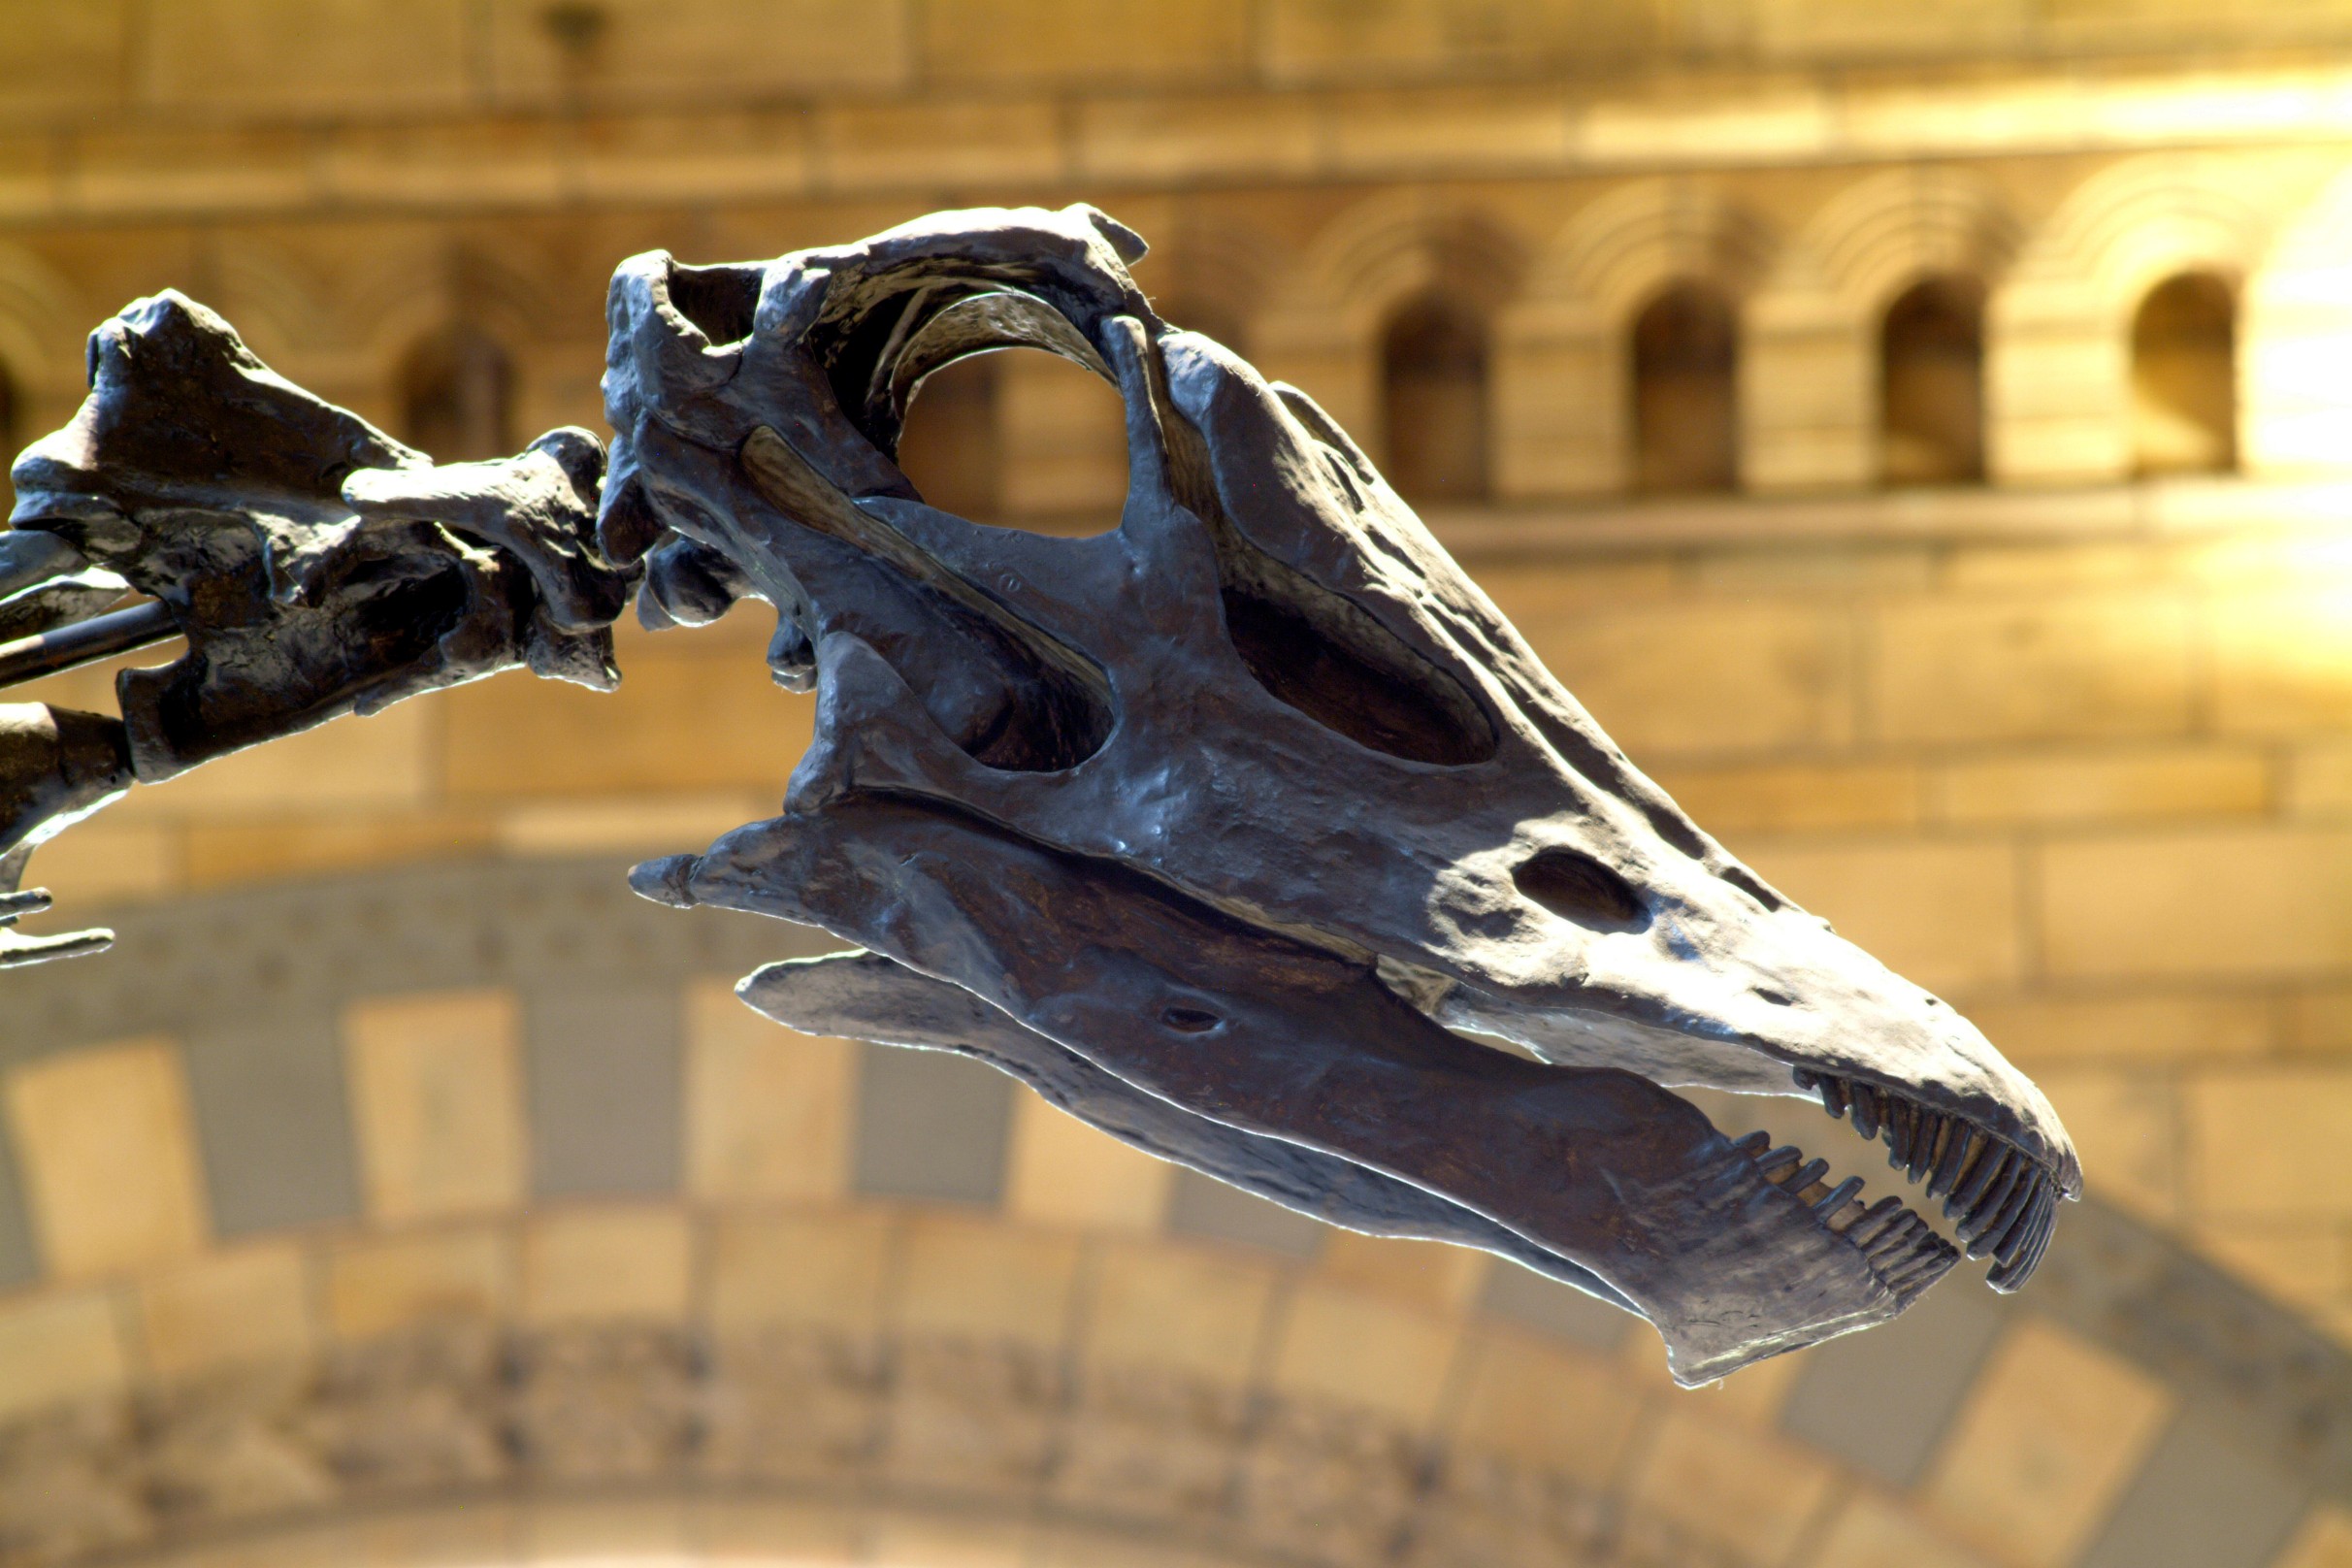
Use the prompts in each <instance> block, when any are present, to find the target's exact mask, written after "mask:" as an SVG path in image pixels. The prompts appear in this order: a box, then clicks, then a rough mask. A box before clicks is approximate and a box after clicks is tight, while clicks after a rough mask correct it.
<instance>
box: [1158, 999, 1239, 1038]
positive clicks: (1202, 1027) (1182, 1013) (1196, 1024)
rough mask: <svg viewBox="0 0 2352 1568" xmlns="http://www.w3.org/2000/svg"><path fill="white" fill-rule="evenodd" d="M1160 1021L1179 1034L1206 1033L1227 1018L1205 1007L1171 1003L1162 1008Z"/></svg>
mask: <svg viewBox="0 0 2352 1568" xmlns="http://www.w3.org/2000/svg"><path fill="white" fill-rule="evenodd" d="M1224 1022H1225V1020H1224V1019H1222V1018H1219V1017H1218V1016H1217V1015H1216V1014H1215V1013H1212V1012H1210V1011H1208V1010H1207V1009H1206V1008H1203V1007H1184V1006H1179V1005H1176V1004H1173V1003H1171V1004H1170V1005H1168V1006H1166V1007H1162V1008H1161V1009H1160V1023H1162V1024H1164V1025H1166V1026H1167V1027H1168V1028H1169V1029H1174V1030H1175V1031H1176V1032H1177V1033H1179V1034H1206V1033H1208V1032H1209V1030H1211V1029H1215V1028H1216V1027H1217V1026H1218V1025H1220V1024H1222V1023H1224Z"/></svg>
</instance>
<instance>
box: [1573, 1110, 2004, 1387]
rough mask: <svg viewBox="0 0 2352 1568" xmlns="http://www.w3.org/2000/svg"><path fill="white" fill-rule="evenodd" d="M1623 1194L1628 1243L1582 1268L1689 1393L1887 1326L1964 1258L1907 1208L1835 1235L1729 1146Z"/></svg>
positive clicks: (1623, 1241) (1620, 1193)
mask: <svg viewBox="0 0 2352 1568" xmlns="http://www.w3.org/2000/svg"><path fill="white" fill-rule="evenodd" d="M1617 1196H1618V1198H1619V1200H1620V1202H1621V1204H1622V1214H1623V1217H1624V1220H1625V1223H1626V1226H1627V1231H1626V1234H1625V1235H1624V1236H1623V1237H1622V1238H1621V1240H1620V1243H1619V1244H1618V1245H1617V1246H1614V1247H1612V1248H1610V1249H1608V1251H1607V1255H1606V1256H1595V1257H1594V1258H1591V1259H1590V1261H1591V1263H1592V1265H1593V1266H1594V1267H1595V1268H1597V1269H1598V1270H1599V1272H1601V1273H1602V1274H1603V1275H1604V1276H1605V1277H1606V1278H1607V1279H1608V1280H1609V1281H1610V1283H1611V1284H1612V1285H1614V1286H1616V1287H1617V1289H1619V1290H1622V1291H1624V1293H1625V1294H1626V1295H1627V1296H1628V1297H1629V1298H1630V1299H1631V1300H1632V1301H1633V1302H1634V1304H1635V1305H1636V1306H1637V1307H1638V1308H1640V1309H1641V1312H1642V1314H1643V1316H1644V1317H1646V1318H1648V1319H1649V1320H1650V1323H1651V1324H1652V1325H1653V1326H1655V1327H1656V1328H1657V1330H1658V1334H1659V1336H1660V1338H1662V1339H1663V1340H1664V1341H1665V1344H1666V1355H1667V1364H1668V1366H1669V1367H1670V1368H1671V1370H1672V1371H1673V1373H1674V1377H1675V1381H1676V1382H1678V1383H1680V1384H1682V1385H1683V1386H1684V1387H1694V1386H1696V1385H1699V1384H1703V1383H1711V1382H1714V1381H1715V1380H1717V1379H1720V1378H1723V1377H1727V1376H1729V1375H1730V1374H1731V1373H1733V1372H1736V1371H1738V1370H1740V1368H1742V1367H1744V1366H1748V1365H1751V1364H1752V1363H1754V1362H1756V1361H1760V1360H1763V1359H1765V1358H1767V1357H1769V1356H1777V1355H1780V1354H1782V1353H1783V1352H1787V1351H1792V1350H1801V1349H1803V1348H1805V1347H1806V1346H1808V1345H1813V1344H1818V1343H1820V1342H1821V1341H1823V1340H1826V1339H1832V1338H1835V1337H1836V1336H1838V1335H1840V1334H1846V1333H1851V1332H1853V1331H1854V1330H1855V1329H1859V1328H1867V1327H1869V1326H1871V1325H1872V1324H1874V1323H1883V1322H1885V1321H1886V1320H1888V1319H1890V1318H1893V1317H1894V1316H1896V1315H1897V1314H1898V1313H1900V1312H1902V1311H1903V1310H1904V1308H1905V1307H1907V1306H1909V1305H1910V1304H1911V1302H1912V1301H1913V1300H1915V1299H1917V1297H1918V1295H1919V1294H1920V1293H1921V1292H1922V1291H1924V1290H1926V1289H1927V1288H1928V1287H1929V1286H1930V1285H1932V1284H1934V1283H1935V1282H1936V1281H1937V1280H1939V1279H1941V1278H1942V1277H1943V1276H1944V1273H1946V1272H1947V1271H1948V1270H1949V1269H1950V1268H1951V1266H1952V1265H1953V1264H1954V1263H1955V1262H1957V1261H1958V1258H1959V1254H1958V1253H1957V1252H1956V1251H1955V1250H1954V1249H1953V1248H1952V1247H1951V1245H1950V1243H1948V1242H1945V1241H1944V1240H1943V1239H1942V1238H1941V1237H1939V1236H1936V1235H1935V1234H1934V1233H1933V1232H1932V1231H1931V1230H1929V1229H1928V1227H1927V1226H1926V1225H1925V1224H1924V1223H1923V1222H1921V1221H1919V1220H1918V1219H1917V1217H1916V1216H1912V1215H1910V1214H1909V1212H1908V1211H1906V1210H1900V1209H1889V1210H1887V1211H1885V1212H1884V1213H1882V1214H1879V1215H1878V1217H1877V1218H1876V1219H1875V1220H1865V1221H1863V1222H1860V1223H1857V1224H1855V1225H1851V1226H1850V1227H1849V1228H1848V1230H1847V1231H1846V1232H1845V1233H1840V1232H1838V1231H1834V1230H1832V1229H1830V1228H1829V1225H1828V1224H1827V1221H1826V1219H1825V1218H1824V1217H1823V1216H1821V1215H1819V1214H1816V1213H1815V1212H1814V1210H1813V1209H1812V1208H1809V1207H1807V1206H1806V1205H1805V1204H1804V1203H1802V1202H1800V1201H1798V1200H1797V1199H1796V1197H1795V1196H1793V1195H1792V1194H1791V1193H1790V1192H1787V1191H1786V1190H1784V1189H1783V1188H1782V1187H1780V1186H1779V1185H1777V1184H1776V1183H1774V1182H1773V1181H1771V1180H1769V1179H1768V1178H1767V1177H1765V1176H1764V1175H1763V1174H1761V1173H1760V1172H1759V1171H1758V1169H1757V1167H1756V1165H1755V1162H1754V1160H1752V1159H1751V1158H1749V1156H1748V1154H1747V1153H1745V1152H1743V1151H1742V1150H1741V1149H1740V1148H1739V1147H1736V1146H1734V1145H1732V1144H1730V1143H1729V1142H1725V1143H1723V1144H1721V1145H1720V1146H1719V1153H1718V1154H1716V1155H1713V1156H1711V1157H1709V1158H1707V1159H1705V1160H1701V1161H1700V1162H1698V1164H1697V1166H1696V1167H1695V1168H1693V1169H1691V1170H1689V1171H1688V1172H1687V1173H1685V1174H1684V1175H1682V1176H1681V1177H1678V1178H1676V1179H1674V1180H1671V1181H1667V1182H1661V1183H1657V1184H1654V1185H1650V1186H1646V1187H1642V1188H1622V1187H1621V1188H1620V1189H1619V1191H1618V1193H1617ZM1866 1226H1867V1227H1868V1228H1866Z"/></svg>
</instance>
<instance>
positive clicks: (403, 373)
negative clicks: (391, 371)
mask: <svg viewBox="0 0 2352 1568" xmlns="http://www.w3.org/2000/svg"><path fill="white" fill-rule="evenodd" d="M514 401H515V376H514V360H513V357H512V356H511V355H510V354H508V353H507V352H506V349H505V347H503V346H502V345H501V344H500V343H499V342H498V340H497V339H495V338H493V337H491V336H490V335H489V334H488V333H486V332H484V331H482V330H481V329H480V328H478V327H475V326H473V325H471V324H469V323H465V322H457V323H453V324H452V325H450V326H447V327H444V328H442V329H441V331H439V332H436V333H434V334H432V335H431V336H429V337H427V338H425V339H424V340H423V341H422V342H420V343H417V344H416V345H415V346H414V347H412V348H410V349H409V350H408V355H407V357H406V358H404V359H403V361H402V362H401V369H400V414H401V429H400V435H401V439H402V440H403V441H407V442H408V444H409V445H411V446H415V447H418V448H420V449H422V450H424V451H426V452H429V453H431V454H432V456H433V457H434V458H435V459H436V460H437V461H439V462H442V463H459V462H472V461H474V460H477V459H481V458H487V457H503V456H505V455H506V454H507V453H509V452H511V451H513V450H514V448H515V446H516V445H517V443H518V442H517V436H516V431H515V428H514V426H515V420H514Z"/></svg>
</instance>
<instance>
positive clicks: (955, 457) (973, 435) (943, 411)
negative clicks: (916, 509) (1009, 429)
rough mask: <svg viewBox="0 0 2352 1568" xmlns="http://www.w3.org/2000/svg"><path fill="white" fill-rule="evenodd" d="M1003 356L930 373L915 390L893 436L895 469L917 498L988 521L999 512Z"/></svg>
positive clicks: (980, 356) (959, 363)
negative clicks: (910, 484) (902, 422)
mask: <svg viewBox="0 0 2352 1568" xmlns="http://www.w3.org/2000/svg"><path fill="white" fill-rule="evenodd" d="M1005 357H1006V356H1005V355H1003V354H977V355H974V356H973V357H972V358H970V359H960V360H958V361H956V362H955V363H954V364H952V365H948V366H944V367H942V368H941V369H939V370H936V371H933V372H932V373H931V375H930V376H925V377H924V378H923V382H922V384H921V385H920V386H919V387H917V388H916V389H915V400H914V402H913V403H911V404H909V405H908V406H907V409H906V423H905V426H904V428H903V429H902V430H901V431H900V432H899V435H898V467H899V469H900V470H901V471H902V472H903V473H904V474H906V476H907V478H909V479H911V480H912V481H914V486H915V488H916V490H918V491H920V492H921V493H922V496H923V499H924V500H925V501H928V502H930V503H931V505H932V506H936V507H938V508H939V509H940V510H942V511H952V512H954V513H955V514H956V515H957V516H959V517H969V518H973V519H975V520H977V521H981V522H992V521H994V520H995V519H996V513H997V511H998V510H999V509H1000V502H999V485H998V477H999V473H998V471H999V466H1000V462H1001V447H1002V441H1003V437H1002V434H1001V432H1000V431H999V429H998V420H997V403H998V387H999V383H1000V382H1001V380H1002V379H1003V377H1002V375H1001V371H1002V369H1003V364H1004V360H1005Z"/></svg>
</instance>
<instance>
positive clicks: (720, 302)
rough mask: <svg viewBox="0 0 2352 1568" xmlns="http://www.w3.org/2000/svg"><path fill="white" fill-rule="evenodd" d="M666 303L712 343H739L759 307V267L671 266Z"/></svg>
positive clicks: (746, 334)
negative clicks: (668, 302)
mask: <svg viewBox="0 0 2352 1568" xmlns="http://www.w3.org/2000/svg"><path fill="white" fill-rule="evenodd" d="M670 308H671V309H672V310H676V311H677V312H678V314H680V315H682V316H684V317H685V318H686V319H687V320H689V321H691V322H693V323H694V325H695V328H696V330H697V331H699V332H701V333H702V336H703V337H705V338H707V339H709V340H710V341H711V342H712V343H740V342H742V341H743V340H744V339H745V338H748V337H750V336H751V324H752V318H753V316H754V315H755V314H756V313H757V312H758V310H759V308H760V269H759V268H757V267H743V266H727V265H722V266H717V267H672V268H670Z"/></svg>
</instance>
